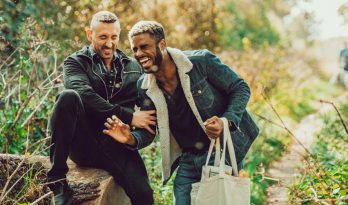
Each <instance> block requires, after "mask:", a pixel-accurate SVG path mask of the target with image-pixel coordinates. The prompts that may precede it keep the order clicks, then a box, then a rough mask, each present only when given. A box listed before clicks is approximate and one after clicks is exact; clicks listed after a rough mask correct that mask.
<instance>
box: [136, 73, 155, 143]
mask: <svg viewBox="0 0 348 205" xmlns="http://www.w3.org/2000/svg"><path fill="white" fill-rule="evenodd" d="M141 82H142V81H141V79H139V80H138V82H137V87H138V93H139V96H138V101H137V105H138V106H139V107H140V110H155V109H156V108H155V105H154V104H153V102H152V101H151V99H150V98H149V97H148V96H147V95H146V93H145V91H144V90H142V89H141V88H140V85H141ZM150 128H151V129H152V130H155V131H156V129H157V126H150ZM156 133H157V131H156ZM132 135H133V137H134V138H135V140H136V141H137V143H136V146H135V147H134V148H133V149H142V148H144V147H146V146H148V145H150V144H151V143H152V141H153V140H154V139H155V136H156V134H151V133H150V132H149V131H147V130H146V129H140V128H136V129H134V130H133V131H132Z"/></svg>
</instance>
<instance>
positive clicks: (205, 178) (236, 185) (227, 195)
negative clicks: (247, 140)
mask: <svg viewBox="0 0 348 205" xmlns="http://www.w3.org/2000/svg"><path fill="white" fill-rule="evenodd" d="M221 119H222V120H223V123H224V134H223V149H222V153H221V158H220V161H219V162H217V161H218V159H217V157H216V156H215V162H214V166H209V165H208V162H209V159H210V157H211V154H212V151H213V147H214V144H217V145H218V147H219V143H220V142H219V140H211V143H210V147H209V151H208V156H207V160H206V163H205V165H204V166H203V168H202V177H201V181H200V182H198V183H194V184H192V191H191V204H192V205H213V204H214V205H250V179H249V178H241V177H238V168H237V161H236V156H235V152H234V147H233V143H232V138H231V134H230V132H229V128H228V122H227V119H226V118H221ZM227 146H228V152H229V156H230V159H231V163H232V167H230V166H227V165H226V164H225V154H226V150H227V149H226V147H227ZM216 150H217V151H216V153H217V155H218V156H220V154H218V153H219V149H216ZM232 170H233V172H232Z"/></svg>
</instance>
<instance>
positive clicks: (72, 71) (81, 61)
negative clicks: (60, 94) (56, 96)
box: [63, 47, 143, 127]
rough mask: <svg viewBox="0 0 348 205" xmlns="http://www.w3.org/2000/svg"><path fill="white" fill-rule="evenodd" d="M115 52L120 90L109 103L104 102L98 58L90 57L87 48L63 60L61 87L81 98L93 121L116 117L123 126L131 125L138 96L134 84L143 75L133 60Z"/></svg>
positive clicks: (95, 56)
mask: <svg viewBox="0 0 348 205" xmlns="http://www.w3.org/2000/svg"><path fill="white" fill-rule="evenodd" d="M116 52H117V54H118V56H119V60H120V61H121V65H122V73H121V78H122V86H121V88H120V90H119V91H118V92H117V93H116V94H115V95H113V96H112V97H111V98H110V99H107V94H108V93H107V89H106V84H105V79H104V76H103V75H102V73H101V72H100V69H99V67H98V65H97V63H96V61H97V60H98V59H96V58H98V56H97V55H92V54H91V52H90V49H89V47H84V48H82V49H81V50H79V51H77V52H75V53H73V54H71V55H70V56H69V57H67V58H66V59H65V60H64V72H63V77H64V86H65V88H67V89H73V90H75V91H76V92H77V93H78V94H79V95H80V97H81V100H82V102H83V104H84V107H85V110H86V112H87V113H89V114H90V115H91V116H93V119H94V120H96V121H98V122H99V121H101V122H105V120H106V118H107V117H111V116H112V115H117V116H118V117H119V118H120V119H121V120H122V121H123V122H125V123H127V124H130V123H131V121H132V118H133V110H134V105H135V103H136V99H137V96H138V91H137V88H136V82H137V80H138V79H139V77H140V76H141V75H142V73H143V72H142V69H141V66H140V65H139V64H138V62H137V61H136V60H135V59H132V58H129V57H127V56H126V55H125V54H123V53H122V52H121V51H120V50H117V51H116ZM101 127H103V125H102V124H101Z"/></svg>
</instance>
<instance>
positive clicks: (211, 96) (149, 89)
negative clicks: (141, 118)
mask: <svg viewBox="0 0 348 205" xmlns="http://www.w3.org/2000/svg"><path fill="white" fill-rule="evenodd" d="M167 49H168V52H169V54H170V56H171V57H172V58H173V60H174V63H175V64H176V66H177V71H178V74H179V78H180V82H181V84H182V88H183V90H184V95H185V97H186V99H187V102H188V104H189V105H190V107H191V109H192V111H193V113H194V115H195V117H196V118H197V120H198V122H199V124H200V125H201V127H202V128H203V130H205V127H204V125H203V122H204V121H205V120H206V119H208V118H210V117H212V116H214V115H216V116H218V117H225V118H227V119H228V120H229V121H231V122H232V123H233V124H234V125H235V127H236V128H237V129H236V130H234V131H231V136H232V138H233V139H232V140H233V144H234V147H235V152H236V157H237V162H238V163H239V162H240V161H242V160H243V158H244V157H245V155H246V153H247V152H248V150H249V148H250V146H251V144H252V143H253V141H254V140H255V138H256V137H257V135H258V133H259V129H258V127H257V125H256V124H255V122H254V121H253V119H252V118H251V116H250V115H249V113H248V112H247V111H246V105H247V103H248V100H249V97H250V89H249V86H248V85H247V84H246V83H245V82H244V80H242V79H241V78H240V77H239V76H238V75H237V74H236V73H235V72H234V71H233V70H232V69H231V68H230V67H228V66H227V65H225V64H223V63H222V62H221V61H220V59H219V58H218V57H216V56H215V55H214V54H212V53H211V52H209V51H208V50H196V51H180V50H178V49H175V48H167ZM137 87H138V90H139V95H140V99H141V101H142V109H153V108H155V109H156V111H157V131H158V135H159V138H160V143H161V154H162V173H163V176H162V177H163V178H162V179H163V181H164V183H165V182H166V181H167V180H168V179H169V178H170V175H171V173H172V172H173V170H175V168H176V166H177V159H178V157H179V156H180V155H181V149H180V147H179V146H178V144H177V142H176V141H175V138H174V136H172V133H171V132H170V129H169V117H168V109H167V105H166V101H165V98H164V96H163V93H162V91H161V90H160V88H159V87H158V85H157V83H156V78H155V77H154V76H153V75H152V74H144V75H143V76H142V77H141V78H140V79H139V80H138V83H137ZM149 102H150V103H149ZM132 134H133V136H134V137H135V139H136V141H137V148H138V149H141V148H143V147H145V146H147V145H149V144H150V143H151V142H152V141H153V139H154V135H152V134H150V133H149V132H147V131H146V130H144V129H137V130H135V131H133V132H132Z"/></svg>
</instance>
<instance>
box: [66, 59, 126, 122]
mask: <svg viewBox="0 0 348 205" xmlns="http://www.w3.org/2000/svg"><path fill="white" fill-rule="evenodd" d="M63 75H64V86H65V88H67V89H73V90H75V91H76V92H77V93H78V94H79V95H80V97H81V100H82V101H83V104H84V105H85V106H86V109H90V110H92V111H93V112H94V113H95V114H96V117H98V118H101V119H106V118H107V117H111V116H112V115H117V116H118V117H120V118H121V119H122V120H123V121H124V122H125V123H127V124H130V123H131V122H132V118H133V113H132V112H130V111H128V110H126V109H124V108H122V107H121V106H120V105H118V104H115V105H113V104H111V103H109V102H107V101H106V100H105V99H104V98H102V97H101V96H100V95H99V94H98V93H96V92H95V90H94V89H93V87H92V85H91V82H90V80H89V78H88V76H87V74H86V72H85V70H84V69H83V65H82V64H80V63H79V62H78V61H76V60H75V59H74V58H72V57H68V58H67V59H66V60H65V61H64V73H63Z"/></svg>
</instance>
